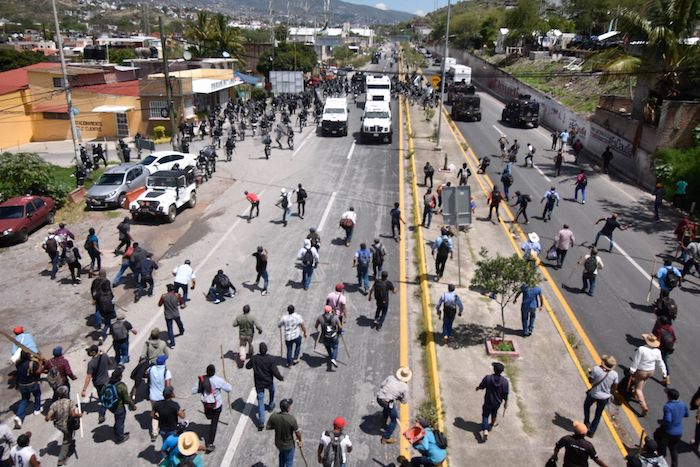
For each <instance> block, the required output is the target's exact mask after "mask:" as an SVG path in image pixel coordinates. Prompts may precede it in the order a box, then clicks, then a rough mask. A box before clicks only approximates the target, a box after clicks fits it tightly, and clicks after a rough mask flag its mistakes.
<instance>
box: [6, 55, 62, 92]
mask: <svg viewBox="0 0 700 467" xmlns="http://www.w3.org/2000/svg"><path fill="white" fill-rule="evenodd" d="M55 66H56V64H55V63H50V62H40V63H35V64H34V65H28V66H25V67H22V68H17V69H15V70H10V71H4V72H2V73H0V95H2V94H8V93H10V92H15V91H19V90H20V89H27V88H29V78H28V77H27V72H28V71H30V70H32V71H36V70H41V69H46V68H54V67H55Z"/></svg>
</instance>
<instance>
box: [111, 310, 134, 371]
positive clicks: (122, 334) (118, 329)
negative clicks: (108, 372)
mask: <svg viewBox="0 0 700 467" xmlns="http://www.w3.org/2000/svg"><path fill="white" fill-rule="evenodd" d="M129 333H131V334H134V335H136V334H137V331H136V329H134V327H133V326H132V325H131V323H130V322H128V321H127V320H126V315H125V314H124V313H119V314H118V315H117V320H116V321H115V322H113V323H112V326H111V334H112V347H114V360H115V361H116V362H117V365H123V364H126V363H129Z"/></svg>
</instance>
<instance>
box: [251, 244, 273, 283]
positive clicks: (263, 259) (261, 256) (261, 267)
mask: <svg viewBox="0 0 700 467" xmlns="http://www.w3.org/2000/svg"><path fill="white" fill-rule="evenodd" d="M252 256H253V257H254V258H255V273H256V276H255V286H256V287H258V284H259V283H260V279H261V278H262V280H263V288H262V290H260V295H267V286H268V285H269V282H270V281H269V276H268V274H267V260H268V259H269V254H268V252H267V250H266V249H264V248H263V247H262V246H259V247H258V248H257V250H256V251H255V252H254V253H253V255H252Z"/></svg>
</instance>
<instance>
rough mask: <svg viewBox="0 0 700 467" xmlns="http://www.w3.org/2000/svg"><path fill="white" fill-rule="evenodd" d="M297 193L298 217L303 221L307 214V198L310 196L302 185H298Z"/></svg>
mask: <svg viewBox="0 0 700 467" xmlns="http://www.w3.org/2000/svg"><path fill="white" fill-rule="evenodd" d="M295 192H296V194H297V216H299V218H300V219H303V218H304V214H306V198H308V195H307V193H306V190H305V189H304V187H303V186H301V183H300V184H299V185H297V189H296V190H295Z"/></svg>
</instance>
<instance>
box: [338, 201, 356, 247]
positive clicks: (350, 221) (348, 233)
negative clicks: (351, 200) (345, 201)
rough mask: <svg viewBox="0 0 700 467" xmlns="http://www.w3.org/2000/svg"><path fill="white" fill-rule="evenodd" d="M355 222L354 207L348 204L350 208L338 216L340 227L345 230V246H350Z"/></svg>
mask: <svg viewBox="0 0 700 467" xmlns="http://www.w3.org/2000/svg"><path fill="white" fill-rule="evenodd" d="M355 224H357V214H355V208H354V207H352V206H350V208H349V209H348V210H347V211H345V212H344V213H343V214H342V215H341V216H340V228H342V229H343V230H344V231H345V246H350V242H351V241H352V233H353V231H354V230H355Z"/></svg>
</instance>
